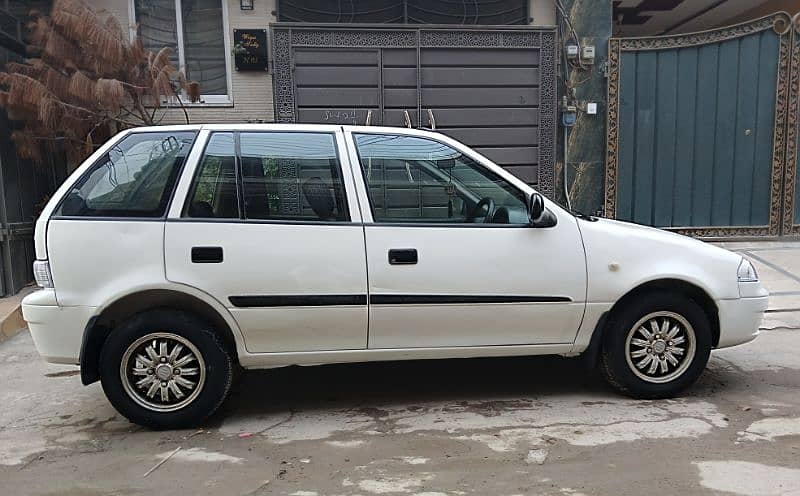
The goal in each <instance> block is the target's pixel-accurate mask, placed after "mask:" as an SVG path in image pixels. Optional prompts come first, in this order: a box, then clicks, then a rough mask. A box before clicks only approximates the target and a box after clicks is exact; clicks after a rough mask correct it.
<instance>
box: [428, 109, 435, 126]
mask: <svg viewBox="0 0 800 496" xmlns="http://www.w3.org/2000/svg"><path fill="white" fill-rule="evenodd" d="M428 124H430V125H431V130H433V131H436V119H435V118H434V117H433V110H431V109H428Z"/></svg>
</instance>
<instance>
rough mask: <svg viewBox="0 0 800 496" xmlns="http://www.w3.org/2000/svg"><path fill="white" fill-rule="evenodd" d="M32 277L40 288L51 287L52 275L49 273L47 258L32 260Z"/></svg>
mask: <svg viewBox="0 0 800 496" xmlns="http://www.w3.org/2000/svg"><path fill="white" fill-rule="evenodd" d="M33 278H34V279H36V284H38V285H39V287H41V288H52V287H53V276H52V275H51V274H50V262H48V261H47V260H36V261H35V262H33Z"/></svg>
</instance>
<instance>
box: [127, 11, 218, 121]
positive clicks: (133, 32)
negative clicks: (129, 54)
mask: <svg viewBox="0 0 800 496" xmlns="http://www.w3.org/2000/svg"><path fill="white" fill-rule="evenodd" d="M181 1H182V0H175V22H176V24H177V26H176V30H177V37H178V70H179V71H181V72H182V73H184V74H186V53H185V48H184V46H183V12H182V10H181ZM219 1H220V3H221V4H222V34H223V36H222V38H223V41H224V47H225V84H226V86H227V93H228V94H227V95H203V94H201V95H200V101H199V102H192V101H191V100H189V98H188V96H186V95H181V96H180V99H181V101H180V102H176V101H175V99H174V97H171V98H167V99H165V101H164V102H162V103H163V104H165V105H166V106H168V107H181V106H183V107H230V106H232V105H233V62H232V60H231V56H230V53H231V34H230V30H229V29H228V19H229V15H228V0H219ZM128 16H129V18H130V19H131V23H130V37H131V41H133V40H134V39H136V37H137V36H139V30H138V29H137V26H138V24H137V22H136V0H128ZM202 89H203V88H202V86H201V87H200V90H201V91H202Z"/></svg>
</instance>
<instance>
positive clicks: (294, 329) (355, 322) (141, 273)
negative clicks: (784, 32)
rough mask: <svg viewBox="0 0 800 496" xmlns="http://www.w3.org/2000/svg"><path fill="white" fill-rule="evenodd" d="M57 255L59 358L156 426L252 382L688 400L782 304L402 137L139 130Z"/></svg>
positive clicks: (52, 259) (44, 218) (256, 129)
mask: <svg viewBox="0 0 800 496" xmlns="http://www.w3.org/2000/svg"><path fill="white" fill-rule="evenodd" d="M36 257H37V261H36V262H35V264H34V272H35V275H36V279H37V282H38V283H39V285H40V286H41V287H42V289H41V290H39V291H37V292H35V293H33V294H31V295H29V296H28V297H26V298H25V300H24V302H23V313H24V316H25V319H26V320H27V321H28V323H29V326H30V331H31V334H32V336H33V339H34V342H35V343H36V347H37V348H38V350H39V352H40V353H41V355H42V356H43V357H44V358H45V360H47V361H49V362H54V363H71V364H80V366H81V377H82V380H83V383H84V384H90V383H92V382H95V381H97V380H98V379H99V380H101V381H102V385H103V389H104V390H105V392H106V395H107V396H108V398H109V400H110V401H111V403H113V405H114V406H115V407H116V408H117V410H119V411H120V412H121V413H122V414H123V415H125V416H126V417H127V418H129V419H130V420H132V421H134V422H137V423H140V424H143V425H147V426H151V427H156V428H171V427H178V426H184V425H187V424H193V423H197V422H199V421H201V420H203V419H204V418H206V417H207V416H209V415H210V414H211V413H213V412H214V411H215V410H216V409H217V407H219V406H220V404H221V403H222V402H223V400H224V399H225V397H226V395H227V394H228V391H229V389H230V387H231V381H232V377H233V371H234V367H235V366H236V365H237V364H238V365H241V366H242V367H244V368H268V367H279V366H286V365H293V364H299V365H311V364H323V363H333V362H357V361H368V360H404V359H421V358H465V357H478V356H481V357H484V356H511V355H542V354H561V355H566V356H574V355H579V354H584V355H585V356H586V357H587V359H588V360H589V361H590V362H591V363H598V364H599V369H600V370H601V372H602V373H603V375H604V376H605V377H606V378H607V379H608V380H609V382H610V383H611V384H612V386H613V387H614V388H616V389H617V390H618V391H620V392H622V393H624V394H628V395H631V396H634V397H638V398H664V397H669V396H673V395H675V394H676V393H678V392H679V391H681V390H682V389H683V388H685V387H687V386H688V385H690V384H692V383H693V382H694V381H695V379H697V377H698V376H699V375H700V373H701V372H702V370H703V369H704V367H705V365H706V362H707V360H708V357H709V353H710V352H711V350H712V348H722V347H727V346H733V345H737V344H740V343H744V342H747V341H750V340H752V339H753V338H754V337H755V336H756V335H757V333H758V326H759V323H760V321H761V317H762V314H763V312H764V310H765V309H766V308H767V298H768V296H767V292H766V291H765V290H764V288H763V287H762V286H761V284H760V283H759V281H758V276H757V274H756V271H755V270H754V268H753V266H752V265H751V264H750V262H748V261H747V260H745V259H743V258H742V257H741V256H740V255H737V254H734V253H731V252H729V251H726V250H723V249H720V248H717V247H714V246H711V245H708V244H705V243H702V242H700V241H696V240H693V239H690V238H687V237H683V236H679V235H676V234H671V233H668V232H664V231H660V230H657V229H652V228H648V227H642V226H638V225H633V224H627V223H622V222H615V221H611V220H602V219H594V218H590V217H585V216H581V215H575V214H572V213H570V212H567V211H565V210H563V209H562V208H560V207H559V206H558V205H556V204H554V203H552V202H550V201H549V200H547V199H545V198H543V197H542V195H540V194H538V193H537V192H535V191H534V190H533V189H532V188H531V187H530V186H528V185H527V184H525V183H523V182H522V181H520V180H519V179H517V178H515V177H514V176H513V175H511V174H510V173H508V172H507V171H505V170H503V169H502V168H500V167H499V166H497V165H495V164H493V163H492V162H491V161H489V160H488V159H487V158H485V157H483V156H481V155H480V154H478V153H476V152H474V151H472V150H471V149H469V148H468V147H466V146H464V145H463V144H461V143H459V142H457V141H455V140H453V139H451V138H448V137H446V136H443V135H441V134H437V133H434V132H427V131H422V130H412V129H400V128H380V127H349V126H330V125H328V126H323V125H280V124H274V125H258V124H253V125H227V126H226V125H203V126H199V125H198V126H176V127H156V128H141V129H131V130H128V131H125V132H122V133H120V134H119V135H118V136H117V137H115V138H114V139H112V140H111V141H109V142H108V143H106V144H105V145H104V146H103V147H101V148H100V149H99V150H97V151H96V152H95V153H94V154H93V155H92V156H91V157H89V158H88V159H87V160H86V162H85V163H84V164H83V165H81V166H80V167H79V168H78V169H77V170H76V171H75V173H74V174H73V175H72V176H71V177H70V178H69V179H68V180H67V181H66V182H65V183H64V184H63V185H62V186H61V188H59V190H58V191H57V192H56V194H55V195H54V196H53V198H52V200H51V201H50V202H49V203H48V205H47V207H46V208H45V209H44V212H43V213H42V215H41V217H40V218H39V220H38V222H37V223H36Z"/></svg>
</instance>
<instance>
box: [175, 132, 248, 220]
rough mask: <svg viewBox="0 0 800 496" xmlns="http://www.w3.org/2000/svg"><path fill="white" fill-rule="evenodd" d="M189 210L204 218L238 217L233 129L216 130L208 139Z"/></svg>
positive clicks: (188, 206)
mask: <svg viewBox="0 0 800 496" xmlns="http://www.w3.org/2000/svg"><path fill="white" fill-rule="evenodd" d="M186 214H187V215H188V216H189V217H195V218H202V219H238V218H239V200H238V193H237V191H236V148H235V145H234V140H233V133H214V134H212V135H211V138H210V139H209V140H208V145H207V146H206V150H205V153H203V159H202V160H201V161H200V166H199V169H198V172H197V175H196V176H195V178H194V182H193V185H192V195H191V200H190V201H189V203H188V205H187V208H186Z"/></svg>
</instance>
